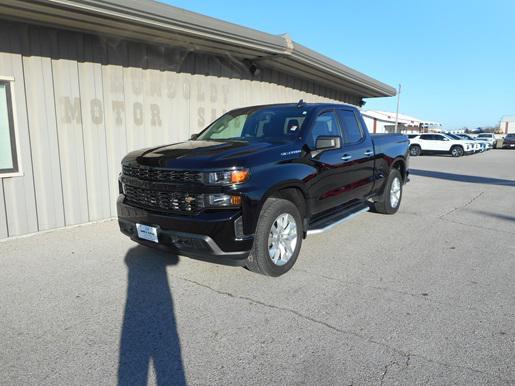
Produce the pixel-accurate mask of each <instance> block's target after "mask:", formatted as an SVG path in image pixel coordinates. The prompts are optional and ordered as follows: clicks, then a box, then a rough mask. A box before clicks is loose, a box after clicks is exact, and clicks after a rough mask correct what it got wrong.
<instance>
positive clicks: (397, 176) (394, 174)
mask: <svg viewBox="0 0 515 386" xmlns="http://www.w3.org/2000/svg"><path fill="white" fill-rule="evenodd" d="M392 188H393V190H396V189H398V195H397V201H396V202H395V201H393V200H392ZM401 200H402V176H401V173H400V172H399V170H397V169H392V170H391V171H390V174H389V175H388V180H387V181H386V186H385V188H384V192H383V195H382V197H381V199H380V200H378V201H376V202H374V205H373V208H372V209H373V210H374V212H377V213H382V214H394V213H397V211H398V210H399V207H400V206H401Z"/></svg>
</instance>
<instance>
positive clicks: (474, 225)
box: [438, 215, 515, 235]
mask: <svg viewBox="0 0 515 386" xmlns="http://www.w3.org/2000/svg"><path fill="white" fill-rule="evenodd" d="M444 216H445V215H444ZM438 219H439V220H441V221H446V222H450V223H452V224H459V225H463V226H467V227H471V228H476V229H482V230H485V231H490V232H496V233H505V234H509V235H515V232H510V231H507V230H504V229H499V228H490V227H485V226H482V225H476V224H467V223H464V222H460V221H456V220H450V219H448V218H444V217H443V216H440V217H439V218H438Z"/></svg>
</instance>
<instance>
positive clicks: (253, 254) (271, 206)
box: [246, 198, 303, 276]
mask: <svg viewBox="0 0 515 386" xmlns="http://www.w3.org/2000/svg"><path fill="white" fill-rule="evenodd" d="M281 216H283V217H281ZM285 219H286V220H287V221H288V223H286V222H282V220H285ZM286 220H285V221H286ZM292 223H294V225H295V232H296V233H295V234H296V236H295V241H294V242H293V239H291V240H289V241H288V236H281V235H284V234H285V232H289V231H292V230H293V228H291V226H292ZM284 225H285V227H284V228H283V231H281V227H282V226H284ZM287 229H289V231H288V230H287ZM274 230H275V231H276V233H275V234H276V236H275V237H276V239H275V240H276V243H275V246H276V248H275V249H274V248H273V245H274V241H273V237H274V234H273V232H274ZM302 236H303V228H302V218H301V215H300V212H299V210H298V209H297V207H296V206H295V205H294V204H293V203H292V202H291V201H288V200H284V199H280V198H269V199H268V200H266V201H265V204H264V205H263V209H262V210H261V214H260V215H259V220H258V224H257V227H256V233H255V236H254V245H253V246H252V250H251V251H250V254H249V257H248V258H247V263H246V267H247V269H248V270H250V271H252V272H256V273H260V274H263V275H267V276H280V275H283V274H285V273H286V272H288V271H289V270H290V269H291V267H293V265H294V264H295V262H296V261H297V256H298V255H299V252H300V247H301V245H302ZM289 237H290V238H291V237H293V236H292V235H289ZM281 243H283V244H281ZM292 244H294V245H293V247H292ZM287 246H289V249H290V250H291V252H292V253H291V255H290V256H289V257H288V255H289V253H288V250H287ZM274 250H275V251H276V253H275V254H274V256H275V257H276V258H275V262H274V256H271V254H273V251H274ZM277 253H279V255H281V258H277V256H278V255H277Z"/></svg>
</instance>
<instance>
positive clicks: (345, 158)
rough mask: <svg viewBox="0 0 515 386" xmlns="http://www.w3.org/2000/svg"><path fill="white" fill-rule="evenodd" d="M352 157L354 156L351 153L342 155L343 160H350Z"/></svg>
mask: <svg viewBox="0 0 515 386" xmlns="http://www.w3.org/2000/svg"><path fill="white" fill-rule="evenodd" d="M351 158H352V156H351V155H349V154H344V155H342V161H348V160H350V159H351Z"/></svg>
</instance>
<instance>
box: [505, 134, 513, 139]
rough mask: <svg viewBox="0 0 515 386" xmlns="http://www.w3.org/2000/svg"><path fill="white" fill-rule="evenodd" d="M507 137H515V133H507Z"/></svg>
mask: <svg viewBox="0 0 515 386" xmlns="http://www.w3.org/2000/svg"><path fill="white" fill-rule="evenodd" d="M506 138H509V139H512V138H515V134H508V135H506Z"/></svg>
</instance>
